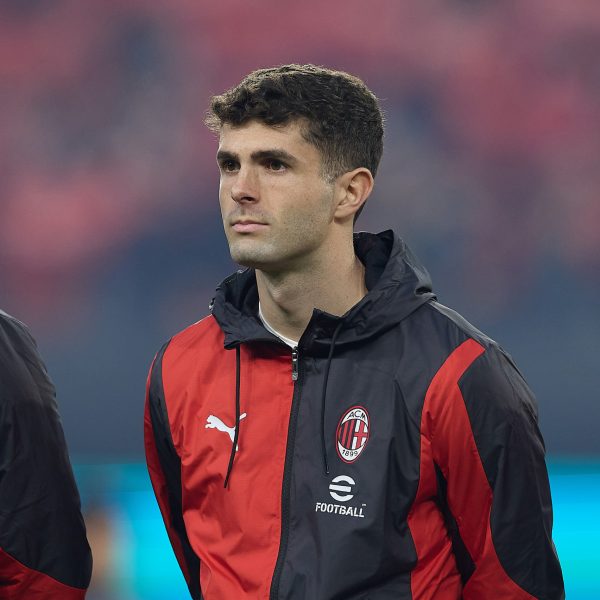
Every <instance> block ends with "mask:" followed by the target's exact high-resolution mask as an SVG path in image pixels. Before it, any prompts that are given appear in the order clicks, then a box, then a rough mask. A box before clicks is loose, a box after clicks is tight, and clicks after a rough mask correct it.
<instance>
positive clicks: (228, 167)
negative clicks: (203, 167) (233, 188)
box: [219, 158, 238, 173]
mask: <svg viewBox="0 0 600 600" xmlns="http://www.w3.org/2000/svg"><path fill="white" fill-rule="evenodd" d="M219 168H220V169H221V171H223V172H224V173H233V172H234V171H235V170H237V168H238V165H237V163H236V162H235V160H231V159H229V158H228V159H225V160H222V161H221V162H220V163H219Z"/></svg>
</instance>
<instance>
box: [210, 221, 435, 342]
mask: <svg viewBox="0 0 600 600" xmlns="http://www.w3.org/2000/svg"><path fill="white" fill-rule="evenodd" d="M354 250H355V252H356V255H357V256H358V258H359V259H360V260H361V262H362V263H363V264H364V265H365V280H366V286H367V290H368V293H367V295H366V296H365V297H364V298H363V299H362V300H361V301H360V302H358V303H357V304H356V305H354V306H353V307H352V308H351V309H350V310H349V311H348V312H347V313H346V314H345V315H342V316H341V317H338V316H334V315H331V314H329V313H326V312H324V311H321V310H319V309H314V310H313V314H312V318H311V320H310V322H309V324H308V326H307V328H306V330H305V332H304V334H303V335H302V338H301V339H300V342H299V344H298V345H299V346H300V347H301V348H302V349H303V350H304V351H307V350H308V351H314V352H318V353H322V352H326V351H327V350H328V349H329V347H330V345H331V342H332V337H333V334H334V331H336V329H337V328H338V327H339V331H338V335H337V336H336V341H335V345H336V347H340V346H344V345H346V344H355V343H360V342H363V341H365V340H367V339H369V338H372V337H375V336H377V335H380V334H381V333H383V332H384V331H386V330H388V329H390V328H391V327H393V326H394V325H396V324H397V323H399V322H400V321H402V320H403V319H405V318H406V317H407V316H408V315H410V314H411V313H413V312H414V311H415V310H416V309H417V308H419V307H420V306H421V305H423V304H425V303H426V302H429V301H431V300H433V299H435V295H434V294H433V292H432V287H431V279H430V277H429V274H428V273H427V271H426V269H425V267H423V266H422V265H421V264H420V263H419V262H418V260H417V259H416V257H415V256H414V255H413V253H412V252H411V251H410V249H409V248H408V246H407V245H406V244H405V243H404V241H403V240H402V239H401V238H399V237H398V236H397V235H395V234H394V233H393V232H392V231H391V230H388V231H384V232H382V233H379V234H372V233H365V232H361V233H356V234H354ZM211 312H212V313H213V316H214V317H215V319H216V320H217V322H218V324H219V326H220V327H221V329H222V330H223V332H224V334H225V347H226V348H232V347H234V346H237V345H239V344H240V343H243V342H249V341H267V340H268V341H273V340H277V338H276V337H275V336H274V335H272V334H271V333H269V332H268V331H267V330H266V329H265V328H264V327H263V325H262V323H261V321H260V319H259V317H258V290H257V286H256V277H255V273H254V269H243V270H241V271H238V272H237V273H234V274H233V275H231V276H230V277H228V278H227V279H225V280H224V281H223V282H222V283H221V284H220V285H219V287H218V288H217V292H216V295H215V298H214V299H213V301H212V302H211Z"/></svg>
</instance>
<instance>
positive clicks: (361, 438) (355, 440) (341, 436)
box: [335, 406, 370, 463]
mask: <svg viewBox="0 0 600 600" xmlns="http://www.w3.org/2000/svg"><path fill="white" fill-rule="evenodd" d="M369 433H370V427H369V413H367V411H366V409H365V408H363V407H362V406H353V407H352V408H349V409H348V410H347V411H346V412H345V413H344V415H343V416H342V418H341V419H340V422H339V424H338V426H337V431H336V434H335V439H336V448H337V453H338V456H339V457H340V458H341V459H342V460H343V461H344V462H346V463H353V462H354V461H355V460H356V459H357V458H358V457H359V456H360V455H361V454H362V452H363V450H364V449H365V447H366V445H367V442H368V441H369Z"/></svg>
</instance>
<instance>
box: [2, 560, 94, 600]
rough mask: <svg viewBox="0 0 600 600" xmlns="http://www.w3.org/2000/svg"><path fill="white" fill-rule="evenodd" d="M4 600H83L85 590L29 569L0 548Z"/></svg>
mask: <svg viewBox="0 0 600 600" xmlns="http://www.w3.org/2000/svg"><path fill="white" fill-rule="evenodd" d="M0 573H2V578H1V581H0V598H2V600H24V599H25V598H27V600H83V598H85V590H82V589H79V588H75V587H71V586H69V585H65V584H64V583H61V582H60V581H57V580H56V579H53V578H52V577H50V576H49V575H46V574H44V573H40V572H39V571H35V570H34V569H29V568H27V567H26V566H25V565H23V564H21V563H20V562H19V561H18V560H16V559H14V558H13V557H12V556H10V555H9V554H7V553H6V552H5V551H4V550H2V548H0Z"/></svg>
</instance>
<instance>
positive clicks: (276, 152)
mask: <svg viewBox="0 0 600 600" xmlns="http://www.w3.org/2000/svg"><path fill="white" fill-rule="evenodd" d="M250 159H251V160H252V161H253V162H261V161H263V160H266V159H272V160H281V161H282V162H286V163H289V164H295V163H297V162H298V159H297V158H296V157H295V156H293V155H292V154H290V153H289V152H286V151H285V150H282V149H281V148H271V149H268V150H256V151H255V152H252V154H250ZM224 160H236V161H239V155H238V154H236V153H235V152H229V151H227V150H219V151H218V152H217V161H218V162H221V161H224Z"/></svg>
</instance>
